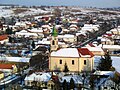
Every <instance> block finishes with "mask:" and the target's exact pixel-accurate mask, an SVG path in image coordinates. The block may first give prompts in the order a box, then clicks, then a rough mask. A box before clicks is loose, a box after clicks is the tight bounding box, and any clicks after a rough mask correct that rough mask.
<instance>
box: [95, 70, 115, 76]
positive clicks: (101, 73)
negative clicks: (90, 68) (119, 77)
mask: <svg viewBox="0 0 120 90" xmlns="http://www.w3.org/2000/svg"><path fill="white" fill-rule="evenodd" d="M94 74H95V75H109V76H113V74H114V72H113V71H96V72H94Z"/></svg>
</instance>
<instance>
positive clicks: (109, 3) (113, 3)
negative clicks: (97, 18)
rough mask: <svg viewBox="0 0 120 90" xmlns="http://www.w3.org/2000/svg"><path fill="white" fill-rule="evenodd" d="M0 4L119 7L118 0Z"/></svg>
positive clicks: (12, 0)
mask: <svg viewBox="0 0 120 90" xmlns="http://www.w3.org/2000/svg"><path fill="white" fill-rule="evenodd" d="M0 4H18V5H27V6H33V5H37V6H41V5H46V6H47V5H49V6H61V5H65V6H83V7H85V6H86V7H90V6H92V7H100V8H104V7H120V0H0Z"/></svg>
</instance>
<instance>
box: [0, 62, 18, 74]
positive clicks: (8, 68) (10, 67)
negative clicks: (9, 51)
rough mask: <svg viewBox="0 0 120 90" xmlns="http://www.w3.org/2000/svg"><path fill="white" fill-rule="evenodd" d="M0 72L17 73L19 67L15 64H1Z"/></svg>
mask: <svg viewBox="0 0 120 90" xmlns="http://www.w3.org/2000/svg"><path fill="white" fill-rule="evenodd" d="M0 71H3V72H8V73H16V72H17V67H16V65H15V64H9V63H1V64H0Z"/></svg>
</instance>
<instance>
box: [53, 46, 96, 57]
mask: <svg viewBox="0 0 120 90" xmlns="http://www.w3.org/2000/svg"><path fill="white" fill-rule="evenodd" d="M51 56H56V57H76V58H78V57H93V56H94V55H93V54H92V53H91V52H90V51H89V50H88V49H87V48H62V49H59V50H58V51H53V52H52V53H51Z"/></svg>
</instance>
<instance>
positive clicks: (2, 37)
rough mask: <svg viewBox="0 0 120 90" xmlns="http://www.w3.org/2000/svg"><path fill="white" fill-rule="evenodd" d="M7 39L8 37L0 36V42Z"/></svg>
mask: <svg viewBox="0 0 120 90" xmlns="http://www.w3.org/2000/svg"><path fill="white" fill-rule="evenodd" d="M7 38H8V35H0V41H2V40H5V39H7Z"/></svg>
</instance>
